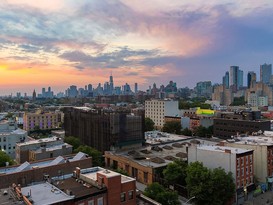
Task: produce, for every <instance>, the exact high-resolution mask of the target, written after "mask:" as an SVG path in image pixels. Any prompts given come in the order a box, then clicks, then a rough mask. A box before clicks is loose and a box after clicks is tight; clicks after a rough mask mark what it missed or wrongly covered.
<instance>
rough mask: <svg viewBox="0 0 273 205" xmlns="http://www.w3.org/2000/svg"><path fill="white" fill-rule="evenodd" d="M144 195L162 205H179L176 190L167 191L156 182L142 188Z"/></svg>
mask: <svg viewBox="0 0 273 205" xmlns="http://www.w3.org/2000/svg"><path fill="white" fill-rule="evenodd" d="M144 195H145V196H148V197H150V198H151V199H154V200H156V201H157V202H159V203H161V204H162V205H180V202H179V200H178V194H177V192H173V191H168V190H166V189H165V188H164V187H163V186H162V185H160V184H159V183H157V182H155V183H152V184H150V185H148V186H147V187H146V189H145V190H144Z"/></svg>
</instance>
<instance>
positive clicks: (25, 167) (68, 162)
mask: <svg viewBox="0 0 273 205" xmlns="http://www.w3.org/2000/svg"><path fill="white" fill-rule="evenodd" d="M76 167H80V168H82V169H83V168H88V167H92V157H89V156H88V155H86V154H85V153H82V152H79V153H77V154H76V155H68V156H63V157H62V156H59V157H56V158H52V159H46V160H40V161H36V162H24V163H23V164H21V165H16V166H9V167H4V168H1V169H0V182H1V183H0V189H2V188H7V187H9V186H11V184H12V183H16V184H20V185H21V186H22V187H24V186H27V185H28V184H30V183H33V182H40V181H44V180H45V179H48V178H49V177H54V176H57V177H62V176H64V175H65V174H69V173H71V172H73V170H75V168H76Z"/></svg>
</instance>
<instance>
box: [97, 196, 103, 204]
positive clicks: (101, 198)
mask: <svg viewBox="0 0 273 205" xmlns="http://www.w3.org/2000/svg"><path fill="white" fill-rule="evenodd" d="M97 205H103V197H100V198H98V200H97Z"/></svg>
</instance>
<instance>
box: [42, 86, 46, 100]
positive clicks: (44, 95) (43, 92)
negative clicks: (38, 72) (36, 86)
mask: <svg viewBox="0 0 273 205" xmlns="http://www.w3.org/2000/svg"><path fill="white" fill-rule="evenodd" d="M42 97H43V98H44V97H46V91H45V88H42Z"/></svg>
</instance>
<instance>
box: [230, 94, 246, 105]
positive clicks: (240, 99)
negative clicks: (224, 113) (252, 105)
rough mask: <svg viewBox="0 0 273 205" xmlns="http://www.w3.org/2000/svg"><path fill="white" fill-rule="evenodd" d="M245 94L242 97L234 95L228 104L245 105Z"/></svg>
mask: <svg viewBox="0 0 273 205" xmlns="http://www.w3.org/2000/svg"><path fill="white" fill-rule="evenodd" d="M245 104H246V101H245V96H242V97H234V99H233V102H232V103H231V104H230V105H232V106H239V105H245Z"/></svg>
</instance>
